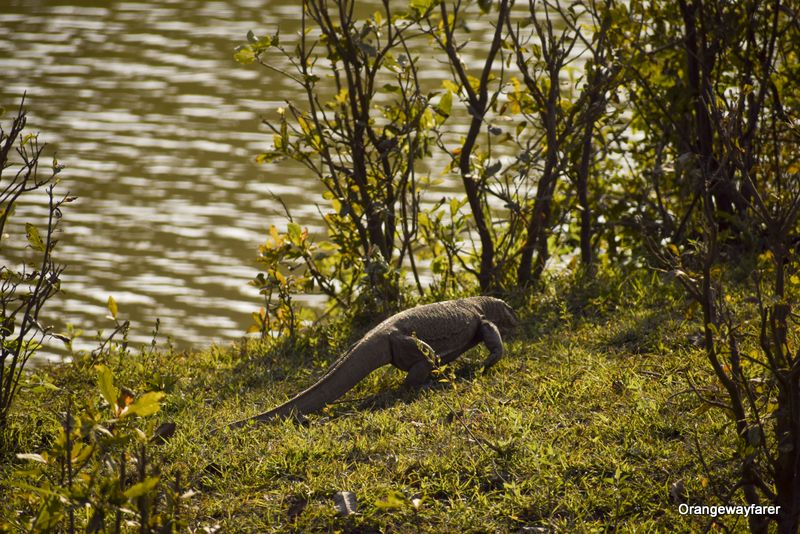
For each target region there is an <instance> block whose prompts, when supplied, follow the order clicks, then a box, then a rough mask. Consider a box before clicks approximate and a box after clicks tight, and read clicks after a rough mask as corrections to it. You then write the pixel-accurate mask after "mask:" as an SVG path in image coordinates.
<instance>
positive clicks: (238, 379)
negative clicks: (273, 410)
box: [0, 279, 746, 532]
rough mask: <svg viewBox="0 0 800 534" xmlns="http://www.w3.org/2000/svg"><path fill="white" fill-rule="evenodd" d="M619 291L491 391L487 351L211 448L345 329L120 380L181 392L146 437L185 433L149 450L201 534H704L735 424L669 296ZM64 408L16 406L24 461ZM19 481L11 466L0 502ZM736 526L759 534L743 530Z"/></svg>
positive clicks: (583, 300)
mask: <svg viewBox="0 0 800 534" xmlns="http://www.w3.org/2000/svg"><path fill="white" fill-rule="evenodd" d="M617 282H618V284H617V286H616V291H615V292H611V294H609V292H608V290H607V289H606V290H602V291H601V290H599V289H598V287H599V286H598V285H597V284H595V286H589V287H588V289H587V288H585V287H584V288H581V289H580V290H564V291H563V292H561V293H558V294H557V293H555V292H553V293H550V294H546V295H542V296H539V297H537V298H536V299H535V301H534V302H532V303H529V304H528V305H527V306H525V307H524V309H522V310H521V312H522V316H523V322H524V324H523V327H522V328H521V329H520V331H519V332H518V333H517V335H516V336H515V337H514V338H513V339H511V340H509V341H508V343H507V355H506V357H505V358H504V359H503V360H501V361H500V362H499V363H498V364H497V365H496V366H495V367H494V368H493V369H491V370H490V372H488V373H486V374H483V373H481V372H480V362H481V361H482V357H483V355H484V354H485V349H483V348H476V349H474V350H473V351H471V352H469V353H468V354H466V355H464V356H463V357H462V358H460V359H459V360H457V361H456V362H455V363H454V365H453V368H452V370H451V373H449V374H448V375H447V376H449V378H447V379H443V380H445V381H441V382H437V381H432V382H431V383H429V384H428V385H427V386H426V387H423V388H422V389H420V390H419V391H416V392H413V393H408V392H406V393H402V392H399V390H398V386H399V384H400V382H401V380H402V377H401V374H400V373H399V372H396V371H394V370H393V369H390V368H386V369H382V370H379V371H377V372H375V373H373V374H372V375H371V376H370V377H368V378H367V379H366V380H365V381H364V382H362V383H361V384H360V385H359V386H358V387H357V388H356V389H355V390H353V391H352V392H350V393H349V394H348V395H347V396H346V397H345V398H344V399H342V402H339V403H336V404H334V405H332V406H329V407H328V408H327V409H326V410H325V411H324V412H323V413H321V414H316V415H311V416H309V417H308V418H307V419H306V420H305V421H304V422H303V423H298V422H296V421H294V420H284V421H276V422H274V423H270V424H266V425H260V426H254V427H250V428H245V429H244V430H242V431H237V432H235V433H229V432H223V433H220V434H216V435H210V434H209V430H210V429H211V428H214V427H217V426H219V425H221V424H223V423H225V422H229V421H233V420H237V419H240V418H242V417H243V416H246V415H251V414H255V413H258V412H260V411H264V410H266V409H268V408H270V407H272V406H274V405H275V404H278V403H280V402H282V401H283V400H285V399H286V398H288V397H289V396H291V395H292V394H294V393H296V392H297V391H299V390H300V389H302V388H304V387H306V386H307V385H308V384H309V383H311V382H312V381H313V380H314V378H315V377H317V376H319V375H320V374H321V372H322V370H323V369H324V367H325V366H326V365H327V363H329V362H330V361H331V360H332V359H334V358H335V355H336V353H337V352H338V350H339V349H341V347H344V346H346V342H347V341H348V340H347V337H348V336H347V335H345V334H342V331H340V330H337V329H336V328H333V327H331V328H329V329H328V330H326V331H321V332H317V333H316V334H315V337H314V338H313V339H308V340H305V344H304V346H303V347H304V348H302V349H300V350H298V351H290V350H288V349H287V348H286V347H268V346H265V345H263V344H259V343H256V342H247V343H240V344H235V345H230V346H228V347H212V348H211V349H208V350H204V351H198V352H191V353H178V352H170V351H163V352H159V351H155V352H152V353H147V352H146V353H144V354H142V355H138V356H129V357H127V358H126V359H124V360H122V361H121V362H119V363H117V362H113V364H114V365H115V366H116V367H115V372H116V374H117V376H118V377H119V378H118V379H119V381H120V383H122V384H130V385H132V386H135V387H136V388H138V390H141V391H145V390H147V389H153V388H154V387H158V388H159V389H165V390H166V391H167V392H168V396H167V399H166V402H165V404H164V407H163V409H162V411H161V412H160V414H159V416H158V419H159V421H154V422H152V423H151V425H155V424H157V423H158V422H161V421H174V422H175V423H176V424H177V427H178V431H177V432H176V434H175V435H174V437H172V438H171V439H170V440H169V441H167V443H165V444H163V445H158V446H152V452H151V458H155V460H151V461H157V462H158V463H159V464H160V465H161V469H162V473H163V474H164V475H170V476H172V475H174V474H175V473H177V472H180V473H181V474H182V480H184V486H186V487H191V488H192V489H193V490H194V491H195V492H196V493H195V495H194V496H193V497H192V498H191V499H189V500H188V501H187V504H186V508H185V510H184V511H185V514H186V516H187V518H188V521H189V525H190V528H191V529H193V530H196V531H201V530H200V529H206V530H212V531H213V530H215V529H218V530H219V531H221V532H231V531H249V532H309V531H322V532H336V531H340V532H517V531H518V532H549V531H563V532H593V531H609V530H614V531H619V532H652V531H669V532H673V531H692V530H700V529H703V528H706V527H708V526H709V521H710V518H705V517H689V516H681V515H680V514H679V513H678V502H688V503H691V504H707V505H711V504H717V503H719V502H721V501H720V498H721V497H720V495H722V494H723V493H724V491H725V488H726V482H725V481H727V480H731V479H732V477H733V474H732V473H731V472H729V471H728V469H729V468H728V467H727V464H728V460H730V458H731V457H732V456H733V455H734V447H733V443H734V439H733V435H732V432H731V428H730V425H729V423H728V420H727V419H726V418H725V417H724V414H722V413H720V412H717V411H714V410H707V409H706V407H705V406H704V405H702V404H701V403H700V402H699V401H698V400H697V398H696V397H695V396H694V395H693V394H691V393H690V392H689V390H688V386H687V375H691V377H692V379H693V381H694V383H698V384H707V385H709V386H710V387H713V386H714V381H713V379H712V377H711V373H710V372H709V371H708V369H707V367H708V364H707V363H706V362H705V361H704V358H703V354H702V350H701V349H698V348H696V347H695V346H694V345H693V344H692V342H691V339H692V334H693V333H694V332H695V331H696V328H697V325H696V324H695V323H694V322H692V321H689V320H686V319H684V314H685V313H686V309H687V307H686V306H685V304H684V303H683V302H682V301H681V300H680V299H679V298H677V297H676V296H674V294H673V292H672V290H671V289H670V288H666V287H664V286H662V285H660V283H658V281H657V280H650V279H647V280H644V279H638V280H628V281H627V282H622V281H619V280H617ZM602 283H603V284H606V282H602ZM606 285H607V284H606ZM337 326H341V325H337ZM343 331H344V332H346V329H344V330H343ZM50 373H51V375H52V380H53V381H54V382H55V383H56V384H58V385H61V386H64V385H67V384H69V387H71V388H72V390H74V391H85V392H86V393H85V394H86V395H97V393H96V391H95V390H96V387H95V384H94V381H93V378H92V377H91V376H90V377H88V378H87V377H86V376H84V375H77V373H76V371H74V370H71V367H70V366H62V367H60V368H53V369H51V370H50ZM59 402H60V401H59V397H58V395H57V394H54V393H48V392H44V393H37V394H30V395H25V396H24V397H21V399H20V402H19V403H18V405H17V411H16V417H15V418H14V419H13V424H14V425H15V426H16V427H17V430H18V432H19V433H18V434H16V435H17V448H18V449H19V450H24V451H25V452H30V451H32V450H36V449H37V447H40V446H41V444H42V443H45V442H47V440H48V439H49V438H48V435H49V434H50V433H51V432H52V429H53V427H54V426H55V424H56V416H55V414H56V413H57V412H58V409H59V406H60V404H59ZM41 406H45V407H46V408H44V409H41V408H37V407H41ZM30 414H35V415H34V416H33V417H31V416H30ZM20 436H24V437H20ZM18 468H20V463H19V462H17V461H15V460H12V459H11V457H10V456H9V455H6V456H5V457H4V458H3V463H2V467H0V483H3V481H5V483H6V484H8V481H9V480H10V473H11V471H12V470H13V469H18ZM0 491H2V493H4V494H7V495H9V496H10V497H9V498H6V499H4V502H2V503H0V513H3V514H11V513H12V511H16V510H19V509H22V508H24V507H23V506H22V505H21V504H20V501H19V499H18V497H19V491H17V490H15V489H14V488H13V487H2V488H0ZM340 491H347V492H352V493H354V494H355V497H356V499H357V513H355V514H352V515H347V516H342V515H339V514H337V511H336V507H335V505H334V501H335V495H336V493H337V492H340ZM671 493H672V495H671ZM723 521H724V522H725V524H726V525H727V526H728V527H731V528H733V529H734V530H743V529H745V527H746V524H745V523H744V519H743V518H742V519H741V520H739V522H738V523H736V522H735V519H733V518H724V519H723Z"/></svg>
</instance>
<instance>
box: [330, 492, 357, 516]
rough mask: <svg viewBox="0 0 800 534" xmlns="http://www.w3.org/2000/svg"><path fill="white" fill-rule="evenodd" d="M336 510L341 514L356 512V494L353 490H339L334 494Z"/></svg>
mask: <svg viewBox="0 0 800 534" xmlns="http://www.w3.org/2000/svg"><path fill="white" fill-rule="evenodd" d="M333 502H334V504H335V506H336V512H337V513H338V514H339V515H350V514H354V513H356V509H357V504H356V494H355V493H353V492H352V491H337V492H336V494H335V495H334V496H333Z"/></svg>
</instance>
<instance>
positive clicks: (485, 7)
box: [478, 0, 492, 13]
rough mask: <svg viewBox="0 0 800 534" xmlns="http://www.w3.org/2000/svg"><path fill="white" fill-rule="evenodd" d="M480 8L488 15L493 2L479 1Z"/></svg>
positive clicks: (490, 0)
mask: <svg viewBox="0 0 800 534" xmlns="http://www.w3.org/2000/svg"><path fill="white" fill-rule="evenodd" d="M478 6H479V7H480V8H481V11H482V12H484V13H488V12H489V10H490V9H492V0H478Z"/></svg>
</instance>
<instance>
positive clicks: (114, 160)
mask: <svg viewBox="0 0 800 534" xmlns="http://www.w3.org/2000/svg"><path fill="white" fill-rule="evenodd" d="M2 4H3V5H2V8H0V82H2V83H0V106H3V107H5V108H6V110H7V112H6V116H5V118H4V124H8V120H9V119H10V115H11V113H12V112H13V109H14V108H15V107H16V106H17V105H18V104H19V99H20V96H21V95H22V94H23V92H25V91H27V94H28V96H27V107H28V109H29V120H28V124H29V130H31V131H40V132H41V136H42V139H43V140H44V141H46V142H47V143H48V145H49V147H50V148H51V149H52V150H54V151H57V152H58V155H59V160H60V161H61V162H62V163H64V164H65V165H66V169H65V171H64V172H63V174H62V177H63V188H62V190H63V191H64V192H66V189H68V190H69V191H70V192H71V193H72V194H74V195H77V196H78V197H79V199H78V201H76V202H74V203H72V204H69V205H67V206H66V208H65V210H64V214H65V216H64V220H63V230H64V231H63V235H62V236H61V242H60V243H59V246H58V249H57V258H58V259H59V260H60V261H61V262H62V263H64V264H66V265H67V266H68V268H67V270H66V272H65V274H64V277H63V281H64V282H63V288H64V294H63V295H61V296H59V297H57V298H55V299H54V300H53V301H52V302H51V303H50V304H49V307H48V312H47V315H46V317H45V321H44V322H45V323H49V324H56V325H58V326H59V328H61V327H63V326H64V325H65V324H66V323H72V324H74V325H75V326H76V327H78V328H81V329H83V330H85V331H86V334H85V336H84V343H83V345H82V346H84V347H88V348H90V347H93V346H96V345H95V344H94V343H93V342H92V336H93V335H94V333H96V331H97V330H98V329H104V330H106V331H109V330H110V328H111V326H112V325H111V322H110V320H108V319H107V318H105V316H106V315H107V313H108V312H107V311H106V301H107V299H108V297H109V296H110V295H112V296H113V297H114V298H115V299H116V301H117V302H118V304H119V308H120V315H121V316H122V317H123V318H129V319H131V321H132V331H131V339H132V340H133V341H135V342H142V343H144V342H147V341H149V339H150V333H151V331H152V328H153V325H154V322H155V319H156V318H160V320H161V332H162V334H163V335H168V336H170V337H171V338H172V339H173V340H174V342H175V344H176V345H177V346H180V347H189V346H194V347H201V346H204V345H208V344H210V343H212V342H217V343H227V342H230V341H233V340H236V339H237V338H240V337H241V336H242V335H243V334H244V331H245V329H246V328H247V326H248V325H249V324H250V322H251V319H250V316H249V314H250V312H252V311H254V310H257V309H258V308H259V306H260V300H259V296H258V294H257V292H256V290H255V289H254V288H252V287H251V286H249V285H248V281H249V280H250V279H251V278H252V277H253V276H254V275H255V274H256V273H257V272H258V267H257V265H256V264H255V261H254V260H255V257H256V253H257V247H258V245H259V243H261V242H262V241H263V240H264V237H265V236H266V232H267V228H268V227H269V225H270V224H275V225H276V226H279V227H284V225H285V219H284V218H283V216H282V215H281V211H280V206H279V204H278V203H277V202H276V201H274V200H273V199H272V198H271V196H270V193H275V194H278V195H280V196H282V197H283V198H284V200H285V201H286V202H287V204H288V205H289V206H290V207H291V209H292V211H293V214H294V215H295V216H297V218H298V220H299V222H301V223H302V224H303V225H304V226H309V227H310V230H311V231H312V232H319V231H321V227H320V225H319V220H318V215H317V208H316V207H315V206H314V205H313V203H312V202H313V199H315V195H314V193H316V192H318V191H319V186H318V185H317V183H316V182H315V181H314V180H313V178H310V177H309V176H308V175H307V174H306V173H305V172H304V170H303V169H302V168H300V167H299V166H297V165H292V164H285V163H281V164H280V165H278V166H270V165H267V166H258V165H256V164H255V163H254V158H255V156H256V154H258V153H259V152H260V151H263V150H264V149H265V148H266V147H268V146H269V144H270V142H269V140H270V139H271V135H269V134H267V132H266V128H265V127H263V126H262V125H261V123H260V118H261V117H263V116H274V113H275V109H276V108H277V107H279V106H281V105H282V104H283V100H284V99H286V98H289V97H291V96H294V94H295V93H296V89H295V88H294V87H291V86H288V85H286V84H285V83H284V81H282V80H280V79H277V78H275V77H273V75H272V74H271V73H270V72H269V71H266V70H265V69H263V68H260V67H258V66H255V65H251V66H242V65H239V64H237V63H236V62H235V61H234V60H233V49H234V47H235V46H236V45H238V44H241V43H242V42H244V41H245V34H246V33H247V31H248V30H251V29H252V30H254V31H255V32H256V33H257V34H270V33H274V31H275V29H276V28H278V27H279V28H280V29H281V36H282V40H283V42H284V43H286V44H290V43H291V42H292V39H294V38H296V31H297V29H298V26H299V17H300V2H263V1H251V0H236V1H233V2H200V1H185V0H181V1H158V2H120V1H112V2H100V1H97V2H87V1H79V2H69V3H66V2H65V3H62V2H51V1H22V2H15V1H9V0H3V1H2ZM402 4H403V5H406V4H405V2H403V3H402ZM471 24H472V26H473V29H474V30H476V33H475V34H474V35H473V37H479V35H480V32H479V31H477V30H480V29H483V30H486V29H487V28H488V25H486V23H483V22H480V21H475V22H473V23H471ZM419 45H420V46H421V47H425V46H428V45H427V43H425V42H420V43H419ZM423 52H424V50H423ZM436 68H437V66H436V64H435V63H434V64H432V65H429V66H428V70H427V73H428V74H434V75H435V74H438V73H436V72H435V71H434V72H431V70H430V69H436ZM454 188H456V183H455V182H446V183H445V184H444V186H443V191H444V192H447V190H454ZM441 193H442V191H439V192H438V194H439V197H441ZM316 198H318V197H316ZM23 208H24V207H23ZM20 212H21V213H22V214H24V209H21V210H20ZM17 222H18V223H20V222H23V220H21V217H19V216H18V217H17ZM2 260H3V261H15V259H9V258H2ZM311 304H312V305H313V304H314V303H313V302H311ZM317 304H319V303H317ZM56 354H57V351H56V348H55V347H54V348H51V349H48V350H47V351H45V355H49V356H51V357H56Z"/></svg>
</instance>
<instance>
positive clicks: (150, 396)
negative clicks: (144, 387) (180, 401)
mask: <svg viewBox="0 0 800 534" xmlns="http://www.w3.org/2000/svg"><path fill="white" fill-rule="evenodd" d="M163 398H164V392H163V391H150V392H148V393H145V394H144V395H142V396H141V397H139V398H138V399H136V400H135V401H134V402H133V404H131V405H130V406H128V408H127V409H126V410H125V411H124V412H123V413H122V417H127V416H129V415H138V416H139V417H147V416H148V415H153V414H154V413H156V412H158V410H160V409H161V399H163Z"/></svg>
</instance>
